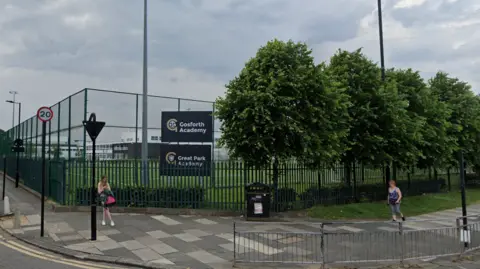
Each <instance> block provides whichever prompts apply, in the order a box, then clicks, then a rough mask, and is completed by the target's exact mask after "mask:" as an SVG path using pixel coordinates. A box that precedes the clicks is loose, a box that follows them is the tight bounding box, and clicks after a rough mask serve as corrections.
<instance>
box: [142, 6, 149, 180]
mask: <svg viewBox="0 0 480 269" xmlns="http://www.w3.org/2000/svg"><path fill="white" fill-rule="evenodd" d="M147 14H148V13H147V0H144V2H143V96H142V182H143V184H147V183H148V46H147V41H148V35H147Z"/></svg>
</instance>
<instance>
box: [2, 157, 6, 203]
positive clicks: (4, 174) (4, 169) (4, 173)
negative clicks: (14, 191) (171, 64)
mask: <svg viewBox="0 0 480 269" xmlns="http://www.w3.org/2000/svg"><path fill="white" fill-rule="evenodd" d="M6 180H7V156H3V189H2V200H5V188H6Z"/></svg>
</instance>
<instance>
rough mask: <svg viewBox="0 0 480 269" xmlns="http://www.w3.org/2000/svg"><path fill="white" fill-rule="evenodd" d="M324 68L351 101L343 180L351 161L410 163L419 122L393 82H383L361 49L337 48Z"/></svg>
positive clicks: (413, 157) (348, 174)
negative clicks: (409, 111) (345, 167)
mask: <svg viewBox="0 0 480 269" xmlns="http://www.w3.org/2000/svg"><path fill="white" fill-rule="evenodd" d="M327 71H328V75H329V76H330V78H331V79H332V80H333V81H335V82H336V83H337V84H339V85H340V87H342V88H344V89H346V91H347V93H348V95H349V97H350V102H351V104H352V105H351V106H350V107H349V109H348V113H349V115H350V119H351V120H350V132H349V135H348V137H347V143H348V144H349V150H348V151H346V153H345V155H344V157H343V162H344V163H345V165H346V166H347V173H346V174H347V179H346V181H347V183H349V182H350V178H349V177H350V164H352V163H353V164H355V163H356V162H360V163H363V164H373V165H377V166H380V165H383V164H389V163H390V162H391V161H392V160H395V161H396V162H397V163H398V164H399V165H407V164H410V163H413V162H414V161H415V159H416V157H417V154H418V152H417V151H418V150H417V149H416V147H415V144H416V140H417V139H418V138H419V136H418V130H419V128H420V124H419V121H417V120H415V119H412V118H411V117H410V116H409V114H408V112H407V110H406V108H407V107H408V102H407V100H405V99H404V98H403V97H402V96H401V95H399V94H398V91H397V87H396V83H395V81H394V80H387V81H386V82H385V83H384V82H383V81H382V79H381V72H380V71H381V70H380V68H379V67H378V66H377V65H376V64H375V63H374V62H372V61H371V60H370V59H368V58H367V57H366V56H365V55H364V54H363V53H362V51H361V49H358V50H356V51H353V52H348V51H343V50H339V51H338V52H337V53H336V54H335V55H334V56H332V58H331V59H330V63H329V65H328V68H327Z"/></svg>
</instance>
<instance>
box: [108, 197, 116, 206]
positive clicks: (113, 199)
mask: <svg viewBox="0 0 480 269" xmlns="http://www.w3.org/2000/svg"><path fill="white" fill-rule="evenodd" d="M116 202H117V201H116V200H115V197H113V196H111V195H109V196H108V197H107V201H106V202H105V204H106V205H113V204H115V203H116Z"/></svg>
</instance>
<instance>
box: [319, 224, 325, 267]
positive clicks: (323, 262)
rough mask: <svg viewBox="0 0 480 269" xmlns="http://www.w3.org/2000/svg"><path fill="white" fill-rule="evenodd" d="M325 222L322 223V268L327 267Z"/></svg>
mask: <svg viewBox="0 0 480 269" xmlns="http://www.w3.org/2000/svg"><path fill="white" fill-rule="evenodd" d="M324 225H325V224H324V223H323V222H322V225H320V254H321V255H322V268H325V238H324V234H325V233H324Z"/></svg>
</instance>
